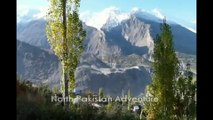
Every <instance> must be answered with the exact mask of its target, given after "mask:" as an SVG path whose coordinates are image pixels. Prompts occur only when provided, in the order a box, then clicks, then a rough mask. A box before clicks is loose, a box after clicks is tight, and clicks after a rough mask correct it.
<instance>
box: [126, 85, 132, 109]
mask: <svg viewBox="0 0 213 120" xmlns="http://www.w3.org/2000/svg"><path fill="white" fill-rule="evenodd" d="M131 97H132V95H131V91H130V89H129V90H128V93H127V98H128V108H127V109H128V110H130V109H131V101H129V98H131Z"/></svg>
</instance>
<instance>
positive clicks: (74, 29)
mask: <svg viewBox="0 0 213 120" xmlns="http://www.w3.org/2000/svg"><path fill="white" fill-rule="evenodd" d="M49 2H50V8H49V9H48V14H47V26H46V33H47V38H48V41H49V43H50V45H51V48H52V50H53V51H54V53H55V54H56V55H57V56H58V58H59V59H60V61H61V65H62V81H63V87H62V88H64V97H68V95H69V93H68V92H69V89H68V88H69V85H71V90H72V89H73V88H74V85H75V80H74V72H75V69H76V67H77V64H78V61H79V57H80V54H81V52H82V51H83V44H82V43H83V40H84V38H85V36H86V33H85V31H84V30H83V27H82V23H81V21H80V20H79V15H78V12H79V11H78V8H79V7H80V0H49ZM68 105H69V102H68V101H67V102H65V106H66V108H68Z"/></svg>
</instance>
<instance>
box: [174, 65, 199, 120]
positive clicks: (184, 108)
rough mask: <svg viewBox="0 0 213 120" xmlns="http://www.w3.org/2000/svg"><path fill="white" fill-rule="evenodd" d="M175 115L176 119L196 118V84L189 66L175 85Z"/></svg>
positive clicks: (189, 119) (191, 119) (188, 119)
mask: <svg viewBox="0 0 213 120" xmlns="http://www.w3.org/2000/svg"><path fill="white" fill-rule="evenodd" d="M175 91H176V92H175V114H176V116H177V118H178V119H187V120H193V119H194V118H195V117H196V99H195V97H196V96H195V93H196V84H195V81H193V73H192V72H191V70H190V64H189V63H187V69H186V70H185V71H184V74H183V75H181V76H180V77H179V79H178V80H177V81H176V84H175Z"/></svg>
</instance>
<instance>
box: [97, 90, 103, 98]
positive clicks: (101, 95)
mask: <svg viewBox="0 0 213 120" xmlns="http://www.w3.org/2000/svg"><path fill="white" fill-rule="evenodd" d="M98 95H99V97H100V98H103V97H104V90H103V88H99V91H98Z"/></svg>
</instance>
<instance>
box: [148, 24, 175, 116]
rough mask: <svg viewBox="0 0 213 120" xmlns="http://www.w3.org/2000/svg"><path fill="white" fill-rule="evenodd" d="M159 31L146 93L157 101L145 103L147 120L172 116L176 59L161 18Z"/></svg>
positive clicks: (169, 35) (166, 25) (165, 26)
mask: <svg viewBox="0 0 213 120" xmlns="http://www.w3.org/2000/svg"><path fill="white" fill-rule="evenodd" d="M160 30H161V33H160V34H159V35H157V37H156V40H155V46H154V55H153V57H154V63H153V69H154V74H153V78H152V79H153V80H152V83H151V84H150V85H149V87H148V94H149V96H151V97H152V98H157V101H150V102H146V103H145V110H146V112H147V113H148V115H147V119H148V120H171V119H173V117H174V110H173V107H174V89H173V88H174V84H175V80H176V78H177V75H178V68H179V67H178V63H179V62H178V59H177V57H176V54H175V50H174V47H173V36H172V31H171V28H170V26H169V25H168V24H167V23H166V20H163V23H162V24H161V27H160Z"/></svg>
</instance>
